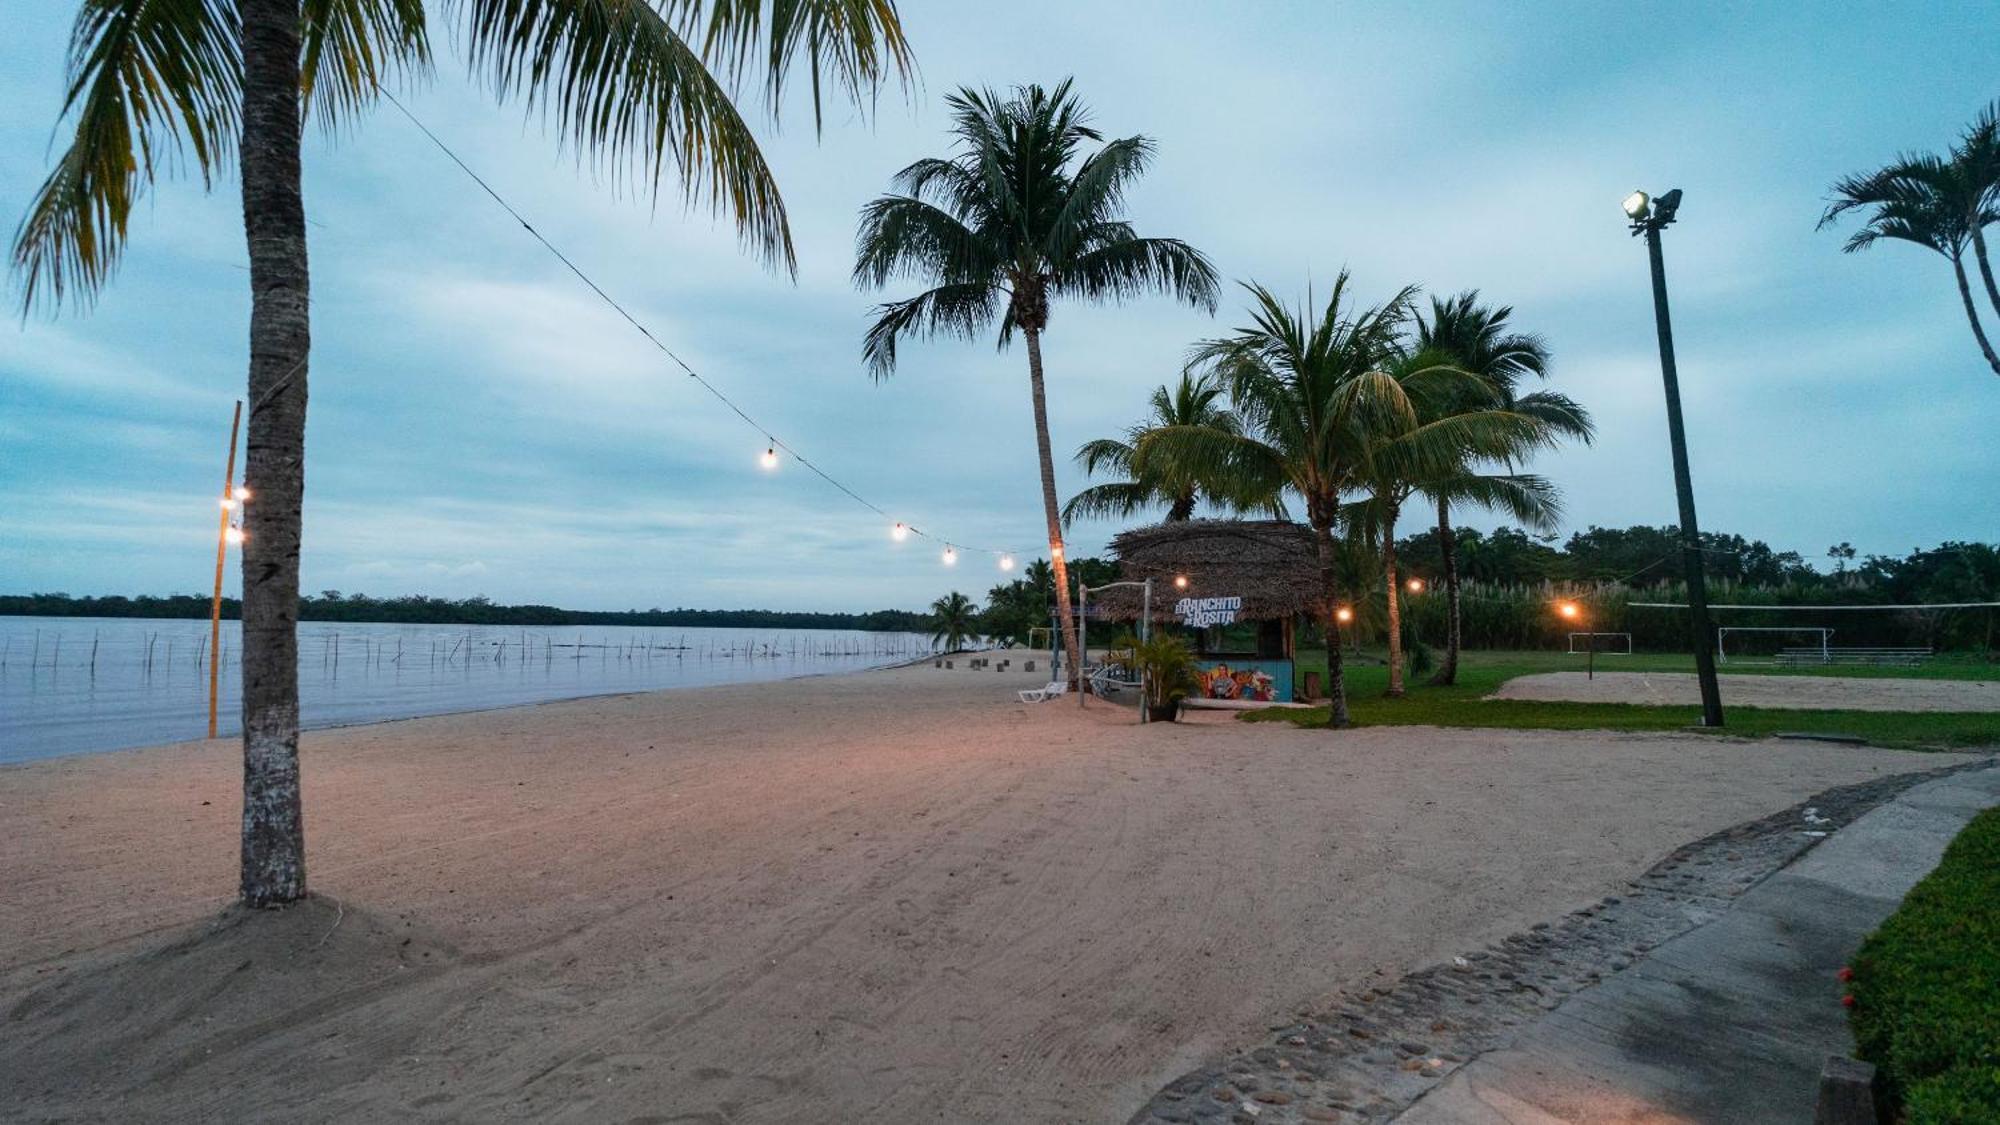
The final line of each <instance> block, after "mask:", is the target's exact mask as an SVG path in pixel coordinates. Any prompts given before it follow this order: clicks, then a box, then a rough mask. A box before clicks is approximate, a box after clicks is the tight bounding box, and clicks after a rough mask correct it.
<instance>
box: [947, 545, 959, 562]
mask: <svg viewBox="0 0 2000 1125" xmlns="http://www.w3.org/2000/svg"><path fill="white" fill-rule="evenodd" d="M944 565H946V566H957V565H958V548H957V547H949V546H948V547H946V548H945V549H944Z"/></svg>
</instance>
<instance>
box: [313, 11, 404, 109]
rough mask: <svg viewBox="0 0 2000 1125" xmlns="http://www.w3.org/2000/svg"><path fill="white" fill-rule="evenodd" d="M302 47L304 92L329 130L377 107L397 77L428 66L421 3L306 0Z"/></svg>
mask: <svg viewBox="0 0 2000 1125" xmlns="http://www.w3.org/2000/svg"><path fill="white" fill-rule="evenodd" d="M299 43H300V51H299V88H300V92H301V94H302V95H303V97H304V99H305V104H306V106H307V108H308V109H309V110H311V111H312V112H313V113H314V114H315V115H316V116H317V117H318V119H319V122H320V126H321V127H322V128H325V129H328V130H332V129H337V128H339V126H340V125H341V124H342V123H343V122H345V121H347V120H350V119H351V118H352V117H353V116H354V115H355V114H356V113H358V112H359V111H360V110H362V109H364V108H366V107H367V106H369V105H371V104H373V103H374V101H375V98H376V96H377V93H378V91H379V89H380V87H381V85H382V84H383V83H384V82H385V81H388V80H390V79H391V78H392V77H393V76H394V75H395V74H396V73H397V72H400V71H423V70H427V69H428V68H429V66H430V58H431V54H430V33H429V29H428V26H427V24H426V22H425V18H424V5H423V0H304V3H303V4H302V5H301V6H300V9H299Z"/></svg>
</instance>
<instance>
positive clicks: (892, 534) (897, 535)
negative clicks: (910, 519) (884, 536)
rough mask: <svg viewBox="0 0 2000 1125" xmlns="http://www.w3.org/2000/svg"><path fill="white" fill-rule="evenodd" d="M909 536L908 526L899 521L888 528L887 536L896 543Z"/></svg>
mask: <svg viewBox="0 0 2000 1125" xmlns="http://www.w3.org/2000/svg"><path fill="white" fill-rule="evenodd" d="M909 537H910V529H909V527H908V526H906V525H904V524H900V523H899V524H897V525H896V526H894V527H892V528H890V529H889V538H891V539H894V540H895V541H896V542H898V543H901V542H902V541H903V540H905V539H908V538H909Z"/></svg>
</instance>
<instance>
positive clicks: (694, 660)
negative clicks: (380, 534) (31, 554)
mask: <svg viewBox="0 0 2000 1125" xmlns="http://www.w3.org/2000/svg"><path fill="white" fill-rule="evenodd" d="M239 647H240V646H239V640H238V630H237V624H236V622H233V621H225V622H223V624H222V644H221V648H220V656H221V666H220V669H219V671H220V674H221V702H220V705H219V715H220V723H221V726H220V729H221V733H222V734H223V735H224V736H230V735H234V734H236V733H237V732H238V731H240V730H241V729H242V725H241V722H240V715H239V713H238V699H239V689H240V688H241V686H242V685H241V670H240V667H239V665H238V663H237V651H238V648H239ZM929 651H930V642H929V640H928V639H927V638H924V637H921V636H918V635H916V634H912V633H863V632H856V631H846V630H797V631H785V630H766V629H656V628H643V627H634V626H627V625H600V626H585V627H581V628H579V627H577V626H567V625H543V626H525V627H523V626H505V625H375V624H355V623H352V622H338V623H336V622H306V623H302V624H301V625H300V626H299V702H300V709H301V718H302V720H303V722H304V725H306V726H308V727H329V726H341V725H345V724H349V723H364V722H373V721H376V720H380V719H399V718H409V717H411V716H415V715H439V714H444V713H447V712H452V711H474V710H479V709H482V708H488V707H506V706H511V705H514V704H519V703H535V702H540V701H543V700H549V699H569V698H573V697H576V696H581V695H604V694H609V693H614V692H627V691H652V690H655V689H659V688H673V687H700V686H705V685H710V684H733V683H752V682H759V681H768V680H779V679H785V678H787V677H791V676H805V675H815V674H820V673H828V672H848V671H856V670H859V669H863V668H874V667H880V666H882V665H886V664H894V663H898V662H900V661H904V660H910V659H914V658H916V657H919V656H922V655H924V654H925V653H927V652H929ZM208 661H209V652H208V623H207V622H205V621H181V620H151V619H143V618H125V617H119V618H92V617H0V762H22V761H28V760H30V759H34V758H49V757H55V756H57V755H61V754H79V753H85V752H88V751H93V750H115V749H119V748H122V747H130V746H150V745H154V744H156V743H161V742H178V741H183V740H186V739H193V738H201V737H203V736H204V735H205V734H206V733H207V730H208Z"/></svg>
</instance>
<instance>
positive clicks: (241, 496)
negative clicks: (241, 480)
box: [235, 484, 250, 503]
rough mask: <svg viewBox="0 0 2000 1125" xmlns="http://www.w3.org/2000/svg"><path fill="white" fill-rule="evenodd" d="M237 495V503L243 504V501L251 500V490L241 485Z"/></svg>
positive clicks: (237, 487) (237, 489)
mask: <svg viewBox="0 0 2000 1125" xmlns="http://www.w3.org/2000/svg"><path fill="white" fill-rule="evenodd" d="M235 495H236V500H237V502H238V503H242V502H243V501H245V500H248V499H250V490H249V489H247V488H245V487H243V486H242V485H240V484H239V485H237V486H236V493H235Z"/></svg>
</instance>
